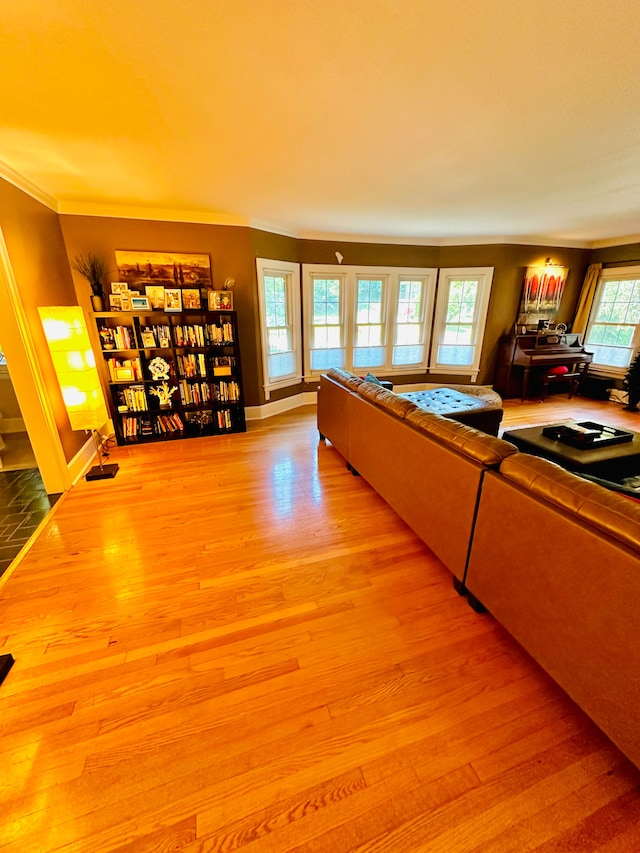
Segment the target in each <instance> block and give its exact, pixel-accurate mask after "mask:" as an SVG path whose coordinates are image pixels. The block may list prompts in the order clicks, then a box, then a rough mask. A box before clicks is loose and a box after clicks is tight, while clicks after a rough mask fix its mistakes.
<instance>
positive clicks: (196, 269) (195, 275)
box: [116, 249, 211, 290]
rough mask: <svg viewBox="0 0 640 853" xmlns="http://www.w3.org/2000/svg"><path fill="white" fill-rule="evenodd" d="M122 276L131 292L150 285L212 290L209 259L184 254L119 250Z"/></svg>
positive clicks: (118, 257)
mask: <svg viewBox="0 0 640 853" xmlns="http://www.w3.org/2000/svg"><path fill="white" fill-rule="evenodd" d="M116 263H117V265H118V274H119V276H120V278H121V280H122V281H125V282H126V283H127V286H128V288H129V290H131V289H135V290H143V289H144V288H145V287H146V286H147V285H154V284H155V285H157V284H161V285H162V286H163V287H166V286H167V285H168V286H170V287H192V288H193V287H195V288H198V289H200V288H203V287H211V261H210V260H209V255H195V254H185V253H184V252H135V251H124V250H121V249H116Z"/></svg>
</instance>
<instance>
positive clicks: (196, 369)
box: [93, 310, 246, 444]
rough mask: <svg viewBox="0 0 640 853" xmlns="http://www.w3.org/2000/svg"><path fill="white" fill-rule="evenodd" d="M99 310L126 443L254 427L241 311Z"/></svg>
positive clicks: (107, 370) (118, 427)
mask: <svg viewBox="0 0 640 853" xmlns="http://www.w3.org/2000/svg"><path fill="white" fill-rule="evenodd" d="M93 316H94V320H95V324H96V328H97V331H98V337H99V339H100V348H101V363H99V364H98V367H99V368H100V369H101V370H102V376H103V379H104V382H105V386H106V387H107V388H108V394H107V401H108V404H109V410H110V414H111V417H112V420H113V424H114V427H115V433H116V440H117V442H118V444H132V443H137V442H149V441H166V440H172V439H177V438H197V437H198V436H203V435H222V434H226V433H233V432H244V431H245V430H246V422H245V416H244V396H243V391H242V371H241V365H240V349H239V346H238V325H237V319H236V312H235V311H226V310H225V311H206V310H189V311H181V312H166V311H154V310H148V311H105V312H97V313H95V314H94V315H93Z"/></svg>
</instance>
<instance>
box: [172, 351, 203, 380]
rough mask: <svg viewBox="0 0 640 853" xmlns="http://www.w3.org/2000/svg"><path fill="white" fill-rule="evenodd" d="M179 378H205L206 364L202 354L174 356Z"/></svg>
mask: <svg viewBox="0 0 640 853" xmlns="http://www.w3.org/2000/svg"><path fill="white" fill-rule="evenodd" d="M176 359H177V361H178V373H179V374H180V376H186V377H190V376H206V375H207V363H206V360H205V357H204V353H203V352H199V353H197V354H196V353H188V354H187V355H178V356H176Z"/></svg>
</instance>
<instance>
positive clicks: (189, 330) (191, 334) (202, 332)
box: [173, 325, 208, 347]
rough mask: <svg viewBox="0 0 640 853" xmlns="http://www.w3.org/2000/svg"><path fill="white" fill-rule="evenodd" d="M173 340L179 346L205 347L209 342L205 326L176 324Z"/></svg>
mask: <svg viewBox="0 0 640 853" xmlns="http://www.w3.org/2000/svg"><path fill="white" fill-rule="evenodd" d="M173 340H174V341H175V345H176V346H177V347H203V346H205V345H206V343H208V341H207V334H206V327H205V326H197V325H193V326H174V327H173Z"/></svg>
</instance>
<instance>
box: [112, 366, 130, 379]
mask: <svg viewBox="0 0 640 853" xmlns="http://www.w3.org/2000/svg"><path fill="white" fill-rule="evenodd" d="M113 373H114V376H115V379H116V380H117V381H118V382H132V381H133V380H134V379H135V376H134V375H133V367H114V369H113Z"/></svg>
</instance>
